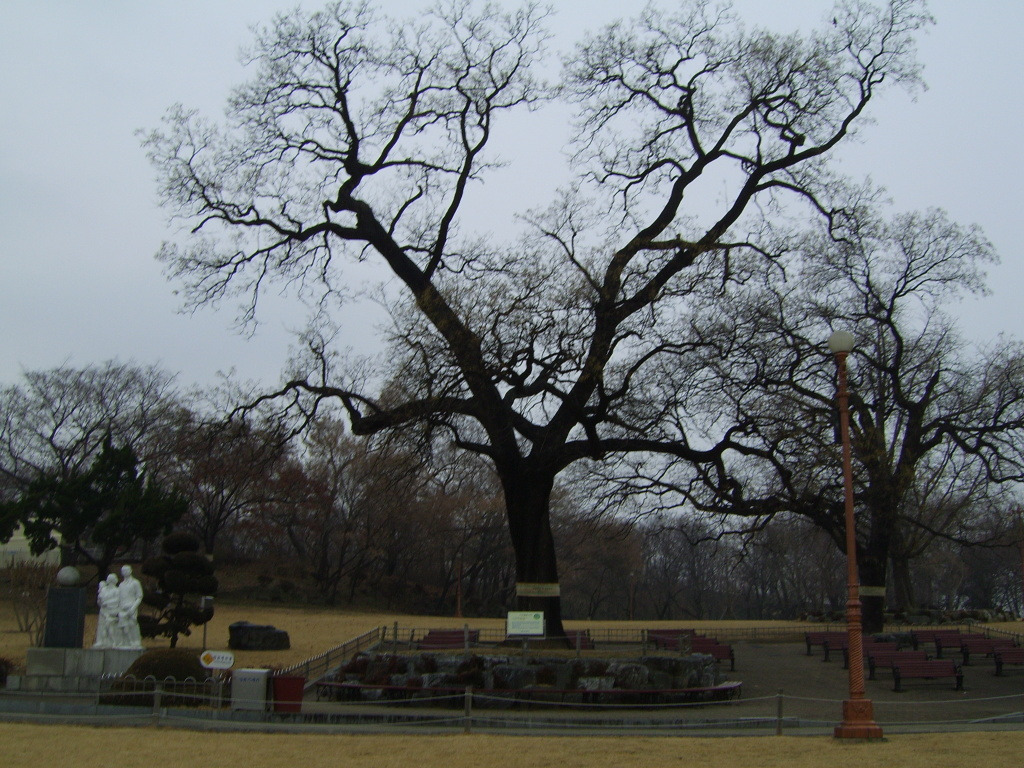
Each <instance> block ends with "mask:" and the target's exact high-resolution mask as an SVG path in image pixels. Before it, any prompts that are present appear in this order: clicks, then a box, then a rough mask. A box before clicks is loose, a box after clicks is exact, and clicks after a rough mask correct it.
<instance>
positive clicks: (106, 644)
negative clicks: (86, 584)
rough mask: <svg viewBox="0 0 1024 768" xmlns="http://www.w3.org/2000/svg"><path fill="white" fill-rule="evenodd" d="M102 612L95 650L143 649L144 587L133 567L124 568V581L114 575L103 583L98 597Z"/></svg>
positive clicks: (122, 577)
mask: <svg viewBox="0 0 1024 768" xmlns="http://www.w3.org/2000/svg"><path fill="white" fill-rule="evenodd" d="M96 604H97V605H98V607H99V609H100V614H99V620H98V622H97V624H96V642H95V643H93V646H92V647H93V648H128V649H132V650H136V649H139V648H142V634H141V633H140V632H139V606H140V605H142V584H141V583H140V582H139V580H138V579H136V578H135V577H134V576H133V575H132V568H131V566H130V565H126V566H124V567H123V568H121V582H120V583H118V581H117V576H116V575H115V574H113V573H112V574H110V575H109V576H107V578H106V580H104V581H101V582H100V586H99V589H98V591H97V594H96Z"/></svg>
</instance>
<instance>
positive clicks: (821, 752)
mask: <svg viewBox="0 0 1024 768" xmlns="http://www.w3.org/2000/svg"><path fill="white" fill-rule="evenodd" d="M0 745H2V747H0V750H2V755H3V758H2V761H3V765H4V766H5V768H38V767H39V766H57V765H68V764H69V763H70V762H71V760H70V756H71V755H73V756H74V757H73V762H74V764H75V765H90V766H93V765H116V766H118V768H151V766H152V765H153V764H154V762H158V763H159V764H160V765H161V766H164V768H185V767H186V766H187V767H189V768H191V767H192V766H197V765H210V766H217V767H218V768H236V767H237V768H278V767H279V766H280V768H320V766H324V767H325V768H326V767H327V766H330V768H336V767H337V766H338V765H372V766H374V767H375V768H483V766H489V765H495V766H501V768H548V767H549V766H551V767H556V766H557V768H577V766H578V767H579V768H584V767H585V768H612V767H613V766H614V768H634V767H635V768H640V767H641V766H642V768H661V767H662V766H692V765H708V766H729V768H753V767H754V766H758V767H759V768H775V767H776V766H778V768H818V767H819V766H829V767H830V768H870V767H873V766H901V767H903V768H962V766H967V765H981V766H985V768H1010V766H1014V767H1016V766H1020V765H1021V762H1022V755H1024V733H1020V732H1009V733H966V734H961V733H958V734H942V735H924V736H922V735H906V736H894V737H890V738H888V739H885V740H883V741H881V742H873V743H844V742H839V741H837V740H835V739H832V738H831V737H805V738H801V737H793V736H762V737H746V738H721V739H717V738H716V739H712V738H695V737H685V738H664V737H582V736H581V737H536V736H487V735H468V736H466V735H456V736H432V735H424V736H348V735H341V736H339V735H323V736H320V735H308V734H264V733H255V734H251V733H246V734H242V733H206V732H195V731H178V730H169V729H156V728H90V727H78V726H63V725H23V724H0Z"/></svg>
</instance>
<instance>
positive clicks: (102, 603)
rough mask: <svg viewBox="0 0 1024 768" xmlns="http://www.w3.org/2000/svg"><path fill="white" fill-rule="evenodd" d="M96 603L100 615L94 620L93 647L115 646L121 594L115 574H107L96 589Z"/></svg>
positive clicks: (117, 638)
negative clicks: (94, 638)
mask: <svg viewBox="0 0 1024 768" xmlns="http://www.w3.org/2000/svg"><path fill="white" fill-rule="evenodd" d="M96 605H97V606H99V609H100V615H99V619H98V620H97V622H96V642H95V643H93V645H92V647H93V648H115V647H117V646H116V645H115V643H116V642H117V641H118V640H119V637H118V635H119V628H118V619H119V616H120V613H121V595H120V592H119V591H118V587H117V576H115V575H114V574H113V573H111V574H109V575H108V576H107V578H106V580H104V581H101V582H100V585H99V588H98V589H97V590H96Z"/></svg>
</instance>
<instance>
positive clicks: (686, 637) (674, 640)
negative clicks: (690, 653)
mask: <svg viewBox="0 0 1024 768" xmlns="http://www.w3.org/2000/svg"><path fill="white" fill-rule="evenodd" d="M696 634H697V633H696V632H695V631H694V630H692V629H648V630H647V642H649V643H651V644H652V645H653V646H654V647H655V648H662V649H667V650H673V651H678V650H680V649H684V648H688V647H690V641H691V640H692V638H693V637H694V635H696Z"/></svg>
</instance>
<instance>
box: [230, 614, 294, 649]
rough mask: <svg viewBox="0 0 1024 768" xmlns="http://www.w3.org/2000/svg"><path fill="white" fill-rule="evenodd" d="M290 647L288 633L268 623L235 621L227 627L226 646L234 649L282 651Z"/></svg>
mask: <svg viewBox="0 0 1024 768" xmlns="http://www.w3.org/2000/svg"><path fill="white" fill-rule="evenodd" d="M290 647H291V640H290V639H289V637H288V633H287V632H285V631H284V630H283V629H277V628H276V627H272V626H270V625H269V624H250V623H249V622H248V621H236V622H235V623H234V624H231V625H230V626H229V627H228V648H232V649H234V650H236V651H283V650H287V649H288V648H290Z"/></svg>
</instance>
